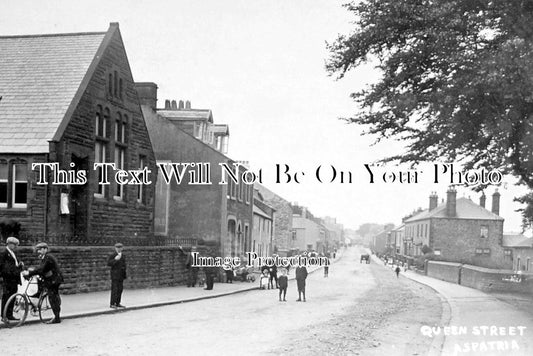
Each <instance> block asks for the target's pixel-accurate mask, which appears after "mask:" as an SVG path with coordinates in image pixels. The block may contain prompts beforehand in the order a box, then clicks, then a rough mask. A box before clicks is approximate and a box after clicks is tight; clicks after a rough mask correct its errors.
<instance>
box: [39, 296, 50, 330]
mask: <svg viewBox="0 0 533 356" xmlns="http://www.w3.org/2000/svg"><path fill="white" fill-rule="evenodd" d="M38 308H39V319H41V321H42V322H43V323H48V322H50V321H52V320H53V319H54V312H53V311H52V305H51V304H50V298H49V297H48V293H43V294H41V297H39V304H38Z"/></svg>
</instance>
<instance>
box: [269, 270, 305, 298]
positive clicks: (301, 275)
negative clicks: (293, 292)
mask: <svg viewBox="0 0 533 356" xmlns="http://www.w3.org/2000/svg"><path fill="white" fill-rule="evenodd" d="M287 273H288V271H287V269H286V268H282V269H281V276H276V278H274V277H273V274H272V273H271V271H270V270H269V269H264V270H263V274H262V275H261V278H260V280H259V288H261V289H274V283H273V280H275V281H276V288H278V289H279V301H280V302H282V301H283V302H286V301H287V300H286V296H287V287H288V285H289V278H288V276H287ZM306 278H307V269H306V268H305V267H297V268H296V282H297V284H298V299H297V300H296V301H298V302H300V301H302V295H303V301H304V302H305V279H306ZM282 296H283V299H282Z"/></svg>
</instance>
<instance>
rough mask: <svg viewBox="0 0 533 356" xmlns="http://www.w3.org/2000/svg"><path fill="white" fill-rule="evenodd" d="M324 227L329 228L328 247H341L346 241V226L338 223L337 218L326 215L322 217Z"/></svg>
mask: <svg viewBox="0 0 533 356" xmlns="http://www.w3.org/2000/svg"><path fill="white" fill-rule="evenodd" d="M322 221H323V225H324V227H325V228H326V229H327V230H328V237H329V238H328V243H327V244H328V248H339V247H340V246H341V245H343V244H344V243H345V241H344V226H343V225H342V224H339V223H337V219H336V218H333V217H330V216H326V217H324V218H323V219H322Z"/></svg>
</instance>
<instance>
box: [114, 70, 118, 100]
mask: <svg viewBox="0 0 533 356" xmlns="http://www.w3.org/2000/svg"><path fill="white" fill-rule="evenodd" d="M113 79H114V80H113V86H114V92H115V98H118V73H117V71H114V72H113Z"/></svg>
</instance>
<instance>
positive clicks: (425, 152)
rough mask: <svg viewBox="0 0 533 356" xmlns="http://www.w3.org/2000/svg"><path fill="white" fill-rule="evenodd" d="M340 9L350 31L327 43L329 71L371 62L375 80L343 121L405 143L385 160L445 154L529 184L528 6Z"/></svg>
mask: <svg viewBox="0 0 533 356" xmlns="http://www.w3.org/2000/svg"><path fill="white" fill-rule="evenodd" d="M345 6H346V8H347V9H348V11H351V12H352V13H353V14H354V15H355V22H354V25H355V30H354V32H353V33H352V34H349V35H340V36H339V37H338V38H337V40H335V41H334V42H333V43H329V44H328V49H329V51H330V58H329V59H328V61H327V65H326V66H327V70H328V71H329V73H330V74H332V75H336V76H338V77H339V78H342V77H343V76H344V75H345V74H346V73H347V72H348V71H350V70H352V69H353V68H355V67H357V66H359V65H360V64H363V63H366V62H375V63H377V68H378V69H380V71H381V74H382V75H381V77H380V79H379V81H378V82H376V83H374V84H372V85H370V86H369V87H367V88H366V89H364V90H361V91H359V92H355V93H353V94H352V97H353V98H354V99H355V100H356V102H357V103H358V104H359V106H360V110H359V111H358V112H357V113H356V114H355V115H354V116H353V117H351V118H349V119H348V120H350V121H352V122H354V123H357V124H363V125H367V128H368V130H367V131H366V133H369V134H376V135H377V137H378V140H380V139H383V138H395V139H399V140H403V141H405V142H406V144H407V149H406V152H404V153H403V154H401V155H397V156H393V157H387V158H386V159H385V161H390V160H396V161H400V162H421V161H434V160H442V159H443V158H448V159H450V160H454V161H458V162H461V163H463V165H464V166H465V169H472V168H481V167H485V168H489V169H500V170H501V171H502V172H504V173H506V174H513V175H515V176H517V177H519V178H520V182H521V183H522V184H527V186H528V187H529V188H533V135H532V131H533V130H532V128H533V117H532V114H533V25H532V24H533V0H522V1H509V0H455V1H452V0H441V1H432V0H362V1H354V2H352V3H349V4H346V5H345ZM522 199H523V202H525V203H529V204H531V202H532V201H533V197H532V196H529V197H528V196H525V197H522ZM532 210H533V209H532V208H529V210H528V211H525V212H526V213H528V214H532ZM531 217H533V215H529V217H527V216H526V219H531Z"/></svg>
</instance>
